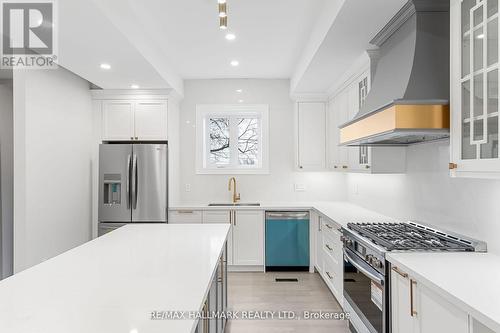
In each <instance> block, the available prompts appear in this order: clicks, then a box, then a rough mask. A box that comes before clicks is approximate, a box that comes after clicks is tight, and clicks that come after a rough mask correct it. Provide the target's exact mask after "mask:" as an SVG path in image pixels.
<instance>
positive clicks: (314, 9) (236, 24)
mask: <svg viewBox="0 0 500 333" xmlns="http://www.w3.org/2000/svg"><path fill="white" fill-rule="evenodd" d="M325 1H330V0H272V1H269V0H227V6H228V13H229V17H228V22H229V23H228V25H229V29H228V30H227V31H230V32H232V33H234V34H236V40H234V41H232V42H228V41H227V40H226V39H225V38H224V36H225V32H224V31H221V30H220V29H219V26H218V24H219V23H218V11H217V0H182V1H179V0H129V1H123V0H99V4H100V6H102V8H103V9H104V10H105V12H106V14H107V15H108V16H109V17H110V18H111V19H112V20H113V21H114V22H115V23H117V24H118V26H119V27H120V29H121V30H129V29H130V27H131V26H135V25H136V23H137V22H140V24H141V26H142V27H141V28H143V29H144V32H145V33H146V34H147V35H148V37H149V38H151V40H152V41H153V42H154V43H156V44H157V45H158V46H159V47H160V48H161V50H162V51H163V54H164V56H165V58H164V59H163V60H164V61H167V62H169V64H170V65H171V66H172V67H173V68H174V69H175V71H176V72H177V73H178V74H179V75H180V76H181V77H182V78H185V79H193V78H290V77H291V75H292V73H293V71H294V68H295V65H296V63H297V61H298V59H299V56H300V54H301V51H302V47H303V45H304V44H305V43H306V42H307V40H308V38H309V36H310V33H311V30H312V27H313V25H314V22H315V19H316V17H317V16H318V15H319V13H320V12H321V10H322V8H323V6H324V3H325ZM117 8H119V10H117ZM125 12H127V13H125ZM124 15H130V18H132V17H135V20H134V19H129V20H127V21H124V20H120V17H118V16H121V17H123V16H124ZM233 59H237V60H238V61H239V62H240V66H239V67H236V68H235V67H231V66H230V65H229V63H230V61H231V60H233Z"/></svg>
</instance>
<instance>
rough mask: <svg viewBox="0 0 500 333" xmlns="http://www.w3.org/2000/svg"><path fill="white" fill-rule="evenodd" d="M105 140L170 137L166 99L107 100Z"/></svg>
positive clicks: (103, 108) (103, 133) (104, 125)
mask: <svg viewBox="0 0 500 333" xmlns="http://www.w3.org/2000/svg"><path fill="white" fill-rule="evenodd" d="M101 108H102V125H103V127H102V140H103V141H124V140H146V141H147V140H149V141H152V140H167V128H168V116H167V109H168V106H167V101H166V100H144V101H142V100H127V99H121V100H103V101H102V104H101Z"/></svg>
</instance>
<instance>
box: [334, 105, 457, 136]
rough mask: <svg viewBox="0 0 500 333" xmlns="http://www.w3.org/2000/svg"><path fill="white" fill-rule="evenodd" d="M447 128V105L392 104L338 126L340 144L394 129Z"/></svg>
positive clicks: (448, 115) (448, 124) (448, 114)
mask: <svg viewBox="0 0 500 333" xmlns="http://www.w3.org/2000/svg"><path fill="white" fill-rule="evenodd" d="M449 128H450V109H449V106H448V105H427V104H423V105H407V104H399V105H393V106H391V107H389V108H387V109H384V110H382V111H378V112H375V113H373V114H370V115H367V116H366V117H364V118H361V119H359V120H357V121H354V122H352V123H349V124H347V125H344V126H343V127H341V128H340V144H346V143H349V142H352V141H356V140H361V139H364V138H367V137H372V136H375V135H377V134H382V133H386V132H390V131H395V130H399V129H400V130H412V129H415V130H426V129H430V130H437V129H449Z"/></svg>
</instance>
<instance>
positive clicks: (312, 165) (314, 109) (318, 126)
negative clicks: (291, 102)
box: [297, 102, 326, 171]
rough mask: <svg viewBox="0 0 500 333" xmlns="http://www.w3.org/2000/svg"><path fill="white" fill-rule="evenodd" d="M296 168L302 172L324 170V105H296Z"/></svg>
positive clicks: (317, 103) (307, 103)
mask: <svg viewBox="0 0 500 333" xmlns="http://www.w3.org/2000/svg"><path fill="white" fill-rule="evenodd" d="M297 148H298V149H297V164H298V165H297V167H298V169H299V170H303V171H320V170H325V169H326V105H325V103H324V102H298V103H297Z"/></svg>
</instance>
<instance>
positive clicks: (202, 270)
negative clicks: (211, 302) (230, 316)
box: [0, 224, 230, 333]
mask: <svg viewBox="0 0 500 333" xmlns="http://www.w3.org/2000/svg"><path fill="white" fill-rule="evenodd" d="M229 227H230V226H229V225H224V224H212V225H169V224H145V225H137V224H135V225H127V226H125V227H122V228H120V229H117V230H115V231H113V232H111V233H109V234H106V235H104V236H102V237H100V238H97V239H95V240H92V241H90V242H88V243H86V244H83V245H82V246H79V247H77V248H75V249H73V250H70V251H68V252H66V253H63V254H61V255H59V256H57V257H55V258H52V259H50V260H48V261H46V262H44V263H42V264H39V265H36V266H34V267H32V268H30V269H27V270H25V271H23V272H20V273H18V274H16V275H14V276H12V277H10V278H7V279H5V280H3V281H0V332H9V333H68V332H72V333H89V332H95V333H100V332H103V333H104V332H106V333H156V332H162V333H165V332H176V333H177V332H178V333H182V332H186V333H187V332H193V331H194V330H195V325H196V321H195V319H191V320H150V318H151V312H152V311H170V310H186V311H198V310H200V309H201V308H202V306H203V302H204V299H205V298H206V295H207V294H208V290H209V288H210V283H211V280H212V278H213V276H214V274H215V270H216V267H217V264H218V258H219V257H220V255H221V253H222V250H223V245H224V242H225V240H226V237H227V234H228V231H229Z"/></svg>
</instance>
